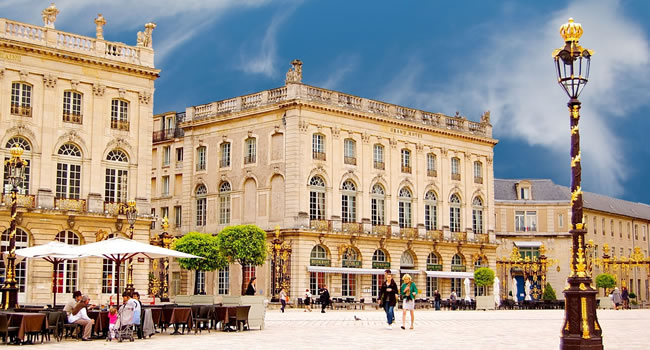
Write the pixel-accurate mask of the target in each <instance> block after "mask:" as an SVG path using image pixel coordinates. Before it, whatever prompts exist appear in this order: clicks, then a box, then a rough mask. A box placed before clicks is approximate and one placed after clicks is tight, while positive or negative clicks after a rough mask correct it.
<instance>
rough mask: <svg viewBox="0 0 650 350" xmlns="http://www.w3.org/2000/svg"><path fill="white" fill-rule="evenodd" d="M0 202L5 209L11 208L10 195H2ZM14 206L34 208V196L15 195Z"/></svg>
mask: <svg viewBox="0 0 650 350" xmlns="http://www.w3.org/2000/svg"><path fill="white" fill-rule="evenodd" d="M2 201H3V202H4V203H5V205H6V206H7V207H9V208H10V207H11V194H9V193H5V194H3V195H2ZM16 204H17V205H18V206H19V207H24V208H30V209H33V208H36V196H34V195H33V194H17V195H16Z"/></svg>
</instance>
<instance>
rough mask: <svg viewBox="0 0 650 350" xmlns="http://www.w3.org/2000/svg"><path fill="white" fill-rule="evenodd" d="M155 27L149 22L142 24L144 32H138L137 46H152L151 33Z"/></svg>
mask: <svg viewBox="0 0 650 350" xmlns="http://www.w3.org/2000/svg"><path fill="white" fill-rule="evenodd" d="M155 28H156V24H155V23H152V22H149V23H147V24H145V25H144V32H138V46H139V47H152V45H153V42H152V34H153V30H154V29H155Z"/></svg>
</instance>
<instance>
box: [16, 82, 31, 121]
mask: <svg viewBox="0 0 650 350" xmlns="http://www.w3.org/2000/svg"><path fill="white" fill-rule="evenodd" d="M11 114H13V115H19V116H23V117H31V116H32V86H31V85H29V84H27V83H23V82H13V83H11Z"/></svg>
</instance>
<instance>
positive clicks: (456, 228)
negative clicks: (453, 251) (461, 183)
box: [449, 194, 460, 232]
mask: <svg viewBox="0 0 650 350" xmlns="http://www.w3.org/2000/svg"><path fill="white" fill-rule="evenodd" d="M449 229H450V230H451V232H460V197H458V195H457V194H452V195H451V197H450V198H449Z"/></svg>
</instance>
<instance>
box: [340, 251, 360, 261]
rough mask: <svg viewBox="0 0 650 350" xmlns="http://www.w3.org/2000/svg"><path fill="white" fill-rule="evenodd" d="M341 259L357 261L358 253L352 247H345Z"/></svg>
mask: <svg viewBox="0 0 650 350" xmlns="http://www.w3.org/2000/svg"><path fill="white" fill-rule="evenodd" d="M343 260H347V261H358V260H359V255H358V254H357V251H356V250H354V249H353V248H347V249H346V250H345V251H344V252H343Z"/></svg>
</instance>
